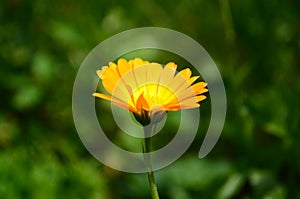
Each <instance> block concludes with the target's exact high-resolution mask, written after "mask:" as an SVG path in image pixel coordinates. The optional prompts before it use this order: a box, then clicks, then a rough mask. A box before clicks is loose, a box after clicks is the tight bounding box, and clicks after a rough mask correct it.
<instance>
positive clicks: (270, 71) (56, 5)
mask: <svg viewBox="0 0 300 199" xmlns="http://www.w3.org/2000/svg"><path fill="white" fill-rule="evenodd" d="M299 10H300V4H299V2H298V1H295V0H287V1H278V0H274V1H270V0H266V1H257V0H256V1H253V0H245V1H238V0H231V1H229V0H219V1H204V0H191V1H183V0H179V1H175V2H174V1H170V0H165V1H158V0H154V1H148V0H146V1H137V0H133V1H115V0H110V1H106V0H103V1H96V0H91V1H88V2H87V1H83V0H77V1H70V0H66V1H50V0H45V1H37V0H28V1H25V0H2V1H1V2H0V44H1V45H0V64H1V70H0V91H1V103H0V198H4V199H15V198H37V199H38V198H74V199H76V198H100V199H108V198H124V199H126V198H128V199H129V198H137V199H139V198H149V196H150V192H149V188H148V184H147V178H146V175H144V174H127V173H122V172H118V171H114V170H112V169H110V168H107V167H105V166H104V165H102V164H101V163H99V162H98V161H97V160H95V159H94V158H93V157H92V156H91V155H90V154H89V153H88V152H87V151H86V149H85V148H84V146H83V144H82V143H81V141H80V139H79V137H78V135H77V133H76V130H75V128H74V124H73V120H72V108H71V99H72V98H71V96H72V86H73V82H74V79H75V76H76V72H77V70H78V69H79V66H80V64H81V62H82V61H83V60H84V58H85V57H86V56H87V54H88V53H89V52H90V51H91V50H92V49H93V48H94V47H95V46H96V45H97V44H98V43H100V42H101V41H103V40H104V39H106V38H108V37H110V36H112V35H114V34H116V33H119V32H121V31H123V30H127V29H130V28H135V27H142V26H159V27H166V28H171V29H174V30H177V31H180V32H182V33H185V34H187V35H189V36H191V37H192V38H193V39H195V40H197V41H198V42H199V43H200V44H202V45H203V47H204V48H205V49H206V50H207V51H208V52H209V54H210V55H211V56H212V58H213V59H214V60H215V62H216V63H217V65H218V67H219V70H220V72H221V73H222V76H223V79H224V82H225V86H226V92H227V99H228V111H227V119H226V124H225V127H224V130H223V133H222V135H221V138H220V140H219V141H218V143H217V145H216V146H215V148H214V150H213V151H212V153H210V154H209V155H208V156H207V157H205V158H204V159H198V157H197V152H198V150H199V146H200V144H201V141H202V139H203V137H204V134H205V132H206V129H207V126H208V122H209V117H210V102H209V99H208V100H206V101H205V102H204V103H202V104H201V116H202V117H201V118H202V120H201V127H200V129H199V132H198V135H197V139H196V140H195V142H194V143H193V144H192V146H191V147H190V149H189V150H188V152H187V153H186V154H185V155H184V156H182V157H181V158H180V159H179V160H178V161H176V162H175V163H173V164H172V165H170V166H169V167H167V168H165V169H162V170H160V171H158V172H156V177H157V180H158V186H159V191H160V194H161V197H162V198H166V199H168V198H170V199H197V198H220V199H221V198H266V199H267V198H272V199H281V198H300V191H299V179H300V160H299V157H300V136H299V119H300V116H299V100H300V99H299V94H300V80H299V65H300V59H299V55H300V37H299V35H300V28H299V27H300V20H299V19H300V12H299ZM120 45H122V44H120ZM116 48H117V46H116ZM149 53H150V52H147V51H145V52H143V54H142V55H141V56H142V58H144V59H146V58H149V57H151V56H153V57H152V58H151V59H152V60H153V61H160V60H161V61H163V62H166V61H174V60H171V58H172V59H173V58H174V56H171V55H167V56H163V55H162V54H160V53H156V54H155V53H154V54H151V53H150V54H149ZM133 55H134V54H133ZM133 55H128V56H133ZM169 59H170V60H169ZM174 59H175V58H174ZM178 59H179V58H178ZM176 61H178V62H179V64H180V65H181V63H182V64H186V63H185V62H184V61H182V60H181V61H180V59H179V60H176ZM99 68H100V66H99ZM95 78H96V76H95ZM91 81H94V80H92V79H91ZM105 103H106V102H102V101H101V102H97V106H96V107H97V109H98V110H99V109H101V107H104V106H105ZM104 111H106V112H109V110H108V109H105V110H104ZM170 118H171V119H170V120H171V121H170V123H171V124H170V125H169V126H172V122H173V124H175V126H176V117H170ZM172 118H173V119H172ZM174 118H175V119H174ZM102 119H103V120H105V121H107V122H106V125H107V128H108V130H110V131H111V132H107V134H110V135H113V136H112V138H118V140H117V141H116V140H115V141H116V142H117V143H118V144H119V145H120V146H123V145H124V146H126V145H128V144H129V145H130V143H133V142H132V141H129V140H128V139H127V138H126V137H125V136H122V133H121V132H120V131H119V130H118V128H117V127H116V126H115V124H114V123H113V122H111V120H110V119H109V117H107V118H102ZM105 121H104V122H105ZM174 130H176V127H174V128H172V127H168V129H166V131H168V132H173V131H174ZM114 135H115V136H114ZM166 135H167V136H166V137H165V138H164V136H160V139H157V140H156V143H157V146H158V147H159V146H161V145H163V144H164V143H165V142H167V141H168V140H170V139H172V135H170V134H167V133H166ZM138 147H139V146H138ZM138 147H137V146H136V145H135V146H129V148H130V149H132V150H137V149H138Z"/></svg>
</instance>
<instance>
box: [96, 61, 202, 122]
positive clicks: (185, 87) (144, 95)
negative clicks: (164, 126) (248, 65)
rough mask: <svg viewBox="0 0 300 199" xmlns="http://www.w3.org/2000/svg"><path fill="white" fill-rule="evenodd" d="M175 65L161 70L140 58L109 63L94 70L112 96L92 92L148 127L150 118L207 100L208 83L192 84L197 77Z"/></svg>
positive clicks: (159, 66) (188, 107) (194, 106)
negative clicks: (177, 70)
mask: <svg viewBox="0 0 300 199" xmlns="http://www.w3.org/2000/svg"><path fill="white" fill-rule="evenodd" d="M176 69H177V65H176V64H175V63H173V62H169V63H168V64H166V65H165V66H164V67H163V66H162V65H161V64H158V63H150V62H148V61H144V60H142V59H140V58H135V59H134V60H129V61H127V60H125V59H123V58H121V59H119V60H118V63H117V64H115V63H113V62H110V63H109V65H108V66H103V67H102V69H101V70H97V74H98V76H99V78H100V79H101V80H102V84H103V86H104V88H105V89H106V90H107V91H108V92H109V93H110V94H111V95H106V94H102V93H94V94H93V95H94V96H96V97H99V98H102V99H106V100H111V101H112V102H113V103H114V104H115V105H117V106H119V107H121V108H123V109H125V110H129V111H131V112H133V114H134V116H135V118H136V119H137V120H138V121H139V122H140V123H141V124H142V125H144V126H145V125H147V124H149V123H150V121H151V119H153V118H156V120H160V119H157V118H160V117H159V115H160V116H161V115H163V114H164V113H165V112H167V111H176V110H179V109H190V108H197V107H199V106H200V104H199V102H200V101H202V100H204V99H206V96H204V95H202V94H203V93H205V92H207V91H208V90H207V89H206V86H207V83H205V82H198V83H195V84H193V83H194V82H195V81H196V80H197V79H198V78H199V76H193V77H191V75H192V72H191V70H190V69H189V68H186V69H184V70H182V71H180V72H178V73H177V72H176Z"/></svg>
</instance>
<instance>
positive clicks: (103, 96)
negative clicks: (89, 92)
mask: <svg viewBox="0 0 300 199" xmlns="http://www.w3.org/2000/svg"><path fill="white" fill-rule="evenodd" d="M93 96H95V97H99V98H102V99H106V100H111V99H112V97H111V96H109V95H106V94H102V93H93Z"/></svg>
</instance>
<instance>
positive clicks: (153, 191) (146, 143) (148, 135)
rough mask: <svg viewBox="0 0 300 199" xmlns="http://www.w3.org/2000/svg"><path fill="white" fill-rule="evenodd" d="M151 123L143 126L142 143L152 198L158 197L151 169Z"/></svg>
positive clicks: (156, 198)
mask: <svg viewBox="0 0 300 199" xmlns="http://www.w3.org/2000/svg"><path fill="white" fill-rule="evenodd" d="M152 130H153V129H152V125H149V126H146V127H144V135H145V138H144V145H143V153H144V159H145V164H146V166H147V170H148V171H147V174H148V181H149V185H150V189H151V196H152V199H159V195H158V191H157V186H156V183H155V178H154V172H153V169H152V159H151V154H150V152H151V151H152Z"/></svg>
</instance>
